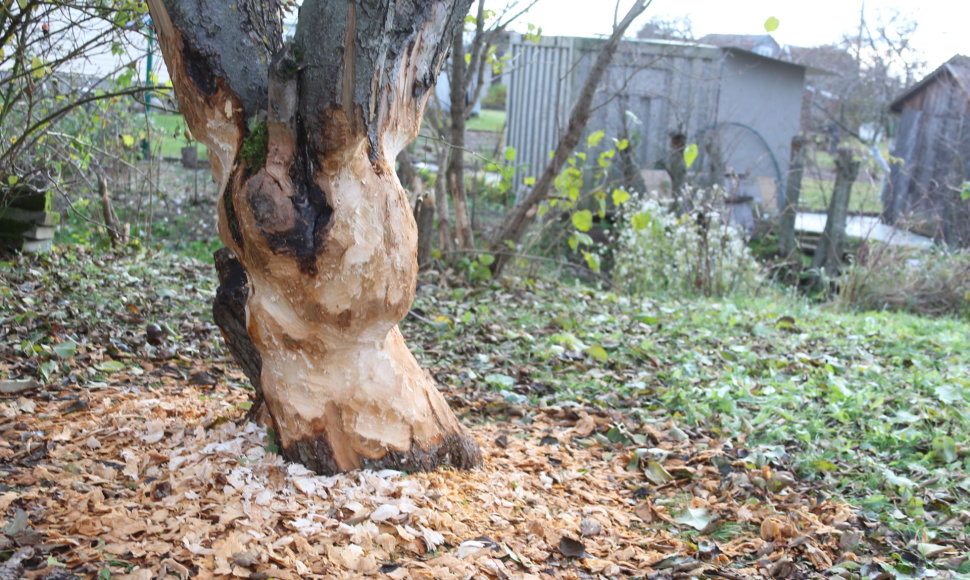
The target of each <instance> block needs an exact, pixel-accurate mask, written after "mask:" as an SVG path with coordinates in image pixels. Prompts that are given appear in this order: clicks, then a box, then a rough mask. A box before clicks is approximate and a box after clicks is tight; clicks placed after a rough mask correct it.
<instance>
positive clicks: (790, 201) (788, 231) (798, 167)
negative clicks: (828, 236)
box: [778, 135, 805, 258]
mask: <svg viewBox="0 0 970 580" xmlns="http://www.w3.org/2000/svg"><path fill="white" fill-rule="evenodd" d="M804 173H805V138H804V137H802V136H800V135H799V136H796V137H795V138H794V139H792V141H791V170H790V171H789V172H788V181H787V182H786V183H785V206H784V207H783V208H782V212H781V222H780V224H779V226H778V247H779V252H780V254H781V256H782V257H783V258H789V257H791V255H792V252H794V251H795V217H796V215H797V213H798V199H799V198H800V197H801V195H802V176H803V175H804Z"/></svg>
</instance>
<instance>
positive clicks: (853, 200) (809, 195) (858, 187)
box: [799, 177, 882, 213]
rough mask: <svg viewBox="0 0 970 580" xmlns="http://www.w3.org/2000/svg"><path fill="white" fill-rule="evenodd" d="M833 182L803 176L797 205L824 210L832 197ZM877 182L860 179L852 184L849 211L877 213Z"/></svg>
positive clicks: (878, 210) (879, 208)
mask: <svg viewBox="0 0 970 580" xmlns="http://www.w3.org/2000/svg"><path fill="white" fill-rule="evenodd" d="M833 186H834V183H833V182H832V181H829V180H823V179H813V178H809V177H805V179H804V180H803V181H802V195H801V198H800V202H799V206H801V207H803V208H806V209H808V210H810V211H818V212H824V211H826V210H827V209H828V205H829V200H830V199H831V198H832V188H833ZM880 195H881V194H880V191H879V184H878V183H873V182H871V181H869V180H863V179H860V180H858V181H856V182H855V184H853V186H852V195H851V196H850V197H849V211H850V212H865V213H879V212H881V211H882V201H880Z"/></svg>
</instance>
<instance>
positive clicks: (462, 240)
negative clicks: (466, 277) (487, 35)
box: [445, 2, 481, 250]
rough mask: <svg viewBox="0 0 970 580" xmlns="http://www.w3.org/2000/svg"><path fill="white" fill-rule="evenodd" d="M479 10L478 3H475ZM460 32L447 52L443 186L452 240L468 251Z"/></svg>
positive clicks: (466, 108) (463, 70)
mask: <svg viewBox="0 0 970 580" xmlns="http://www.w3.org/2000/svg"><path fill="white" fill-rule="evenodd" d="M479 7H480V8H481V2H479ZM462 32H463V31H462V29H459V30H458V32H457V33H456V34H455V37H454V39H453V47H452V51H451V55H452V58H451V76H450V77H449V80H451V84H450V87H449V88H450V92H451V94H450V95H449V96H450V101H451V107H450V111H449V113H450V117H451V130H450V135H449V137H450V141H451V142H450V143H449V145H450V147H449V151H448V167H447V170H446V171H445V176H446V179H447V182H446V185H447V187H448V191H449V193H450V195H451V205H452V206H453V207H454V208H455V238H456V241H457V242H458V249H459V250H470V249H472V248H474V247H475V238H474V234H473V233H472V223H471V217H470V215H469V213H468V197H467V195H466V194H465V118H466V116H467V114H468V113H469V112H470V111H469V109H470V107H471V106H473V105H470V104H469V103H468V102H467V100H468V90H467V83H466V80H465V78H466V77H467V76H468V74H467V70H466V69H467V67H466V66H465V44H464V42H463V38H462V37H463V34H462Z"/></svg>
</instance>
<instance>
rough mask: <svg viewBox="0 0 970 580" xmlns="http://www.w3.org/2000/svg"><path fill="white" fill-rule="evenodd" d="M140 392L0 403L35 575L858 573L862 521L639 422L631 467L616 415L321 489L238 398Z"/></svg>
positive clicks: (13, 511)
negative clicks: (422, 467)
mask: <svg viewBox="0 0 970 580" xmlns="http://www.w3.org/2000/svg"><path fill="white" fill-rule="evenodd" d="M136 391H137V389H136V390H132V389H131V388H116V387H106V388H104V389H101V390H99V391H96V392H90V393H88V394H86V395H84V396H83V397H82V399H81V400H82V402H83V404H81V405H78V404H77V401H73V402H68V403H65V402H64V401H57V398H56V397H51V398H49V399H50V400H48V401H43V400H41V401H37V400H31V399H29V398H26V397H20V398H18V399H8V400H6V401H2V402H0V428H2V430H4V435H5V436H4V438H3V442H2V443H0V464H3V465H5V466H6V467H5V468H4V469H5V471H3V472H0V473H4V474H5V475H4V477H3V480H2V484H3V487H2V489H3V490H4V491H3V492H2V493H0V514H2V515H3V516H4V518H5V521H3V522H0V526H4V529H5V530H7V536H8V537H7V538H4V541H5V542H6V543H7V546H5V548H6V549H8V550H15V549H17V548H18V547H21V546H31V545H32V546H33V548H32V549H33V550H35V553H36V554H37V555H36V556H35V557H34V559H33V560H32V561H33V562H35V564H36V565H34V566H32V567H31V566H27V570H26V571H25V572H24V575H25V576H26V577H30V578H54V577H58V578H65V577H71V576H64V575H63V574H64V573H66V572H65V571H70V574H74V575H76V576H78V577H97V576H98V574H102V577H107V576H105V575H104V574H105V572H104V571H105V570H108V571H109V572H110V577H111V578H137V579H150V578H159V577H165V578H168V577H173V578H174V577H178V578H211V577H233V576H234V577H240V578H282V579H289V578H294V579H295V578H347V577H359V576H364V575H375V576H382V577H389V578H441V579H450V578H470V577H487V578H523V579H531V578H612V577H630V576H633V577H636V576H645V577H658V578H660V577H680V576H684V575H690V576H704V575H706V576H708V577H725V578H750V577H805V576H810V575H815V574H818V573H820V572H822V571H824V570H826V569H829V568H831V567H832V566H833V565H834V564H837V563H839V562H843V561H847V560H849V561H854V560H856V559H857V558H858V557H857V556H856V555H855V554H854V553H853V552H852V550H853V548H854V546H855V545H856V544H857V543H858V540H859V535H860V534H859V532H857V531H856V529H857V528H858V526H859V522H858V518H857V516H856V514H855V512H854V510H853V509H852V508H850V507H849V506H845V505H843V504H837V503H833V502H829V501H816V500H813V499H811V498H810V497H809V494H808V493H803V492H800V491H798V489H799V485H800V484H799V483H798V482H796V481H793V480H791V481H790V480H789V479H786V478H785V477H779V474H778V473H772V472H771V470H770V469H768V468H762V469H754V468H753V467H752V466H751V465H750V464H748V463H746V462H745V461H744V460H743V459H742V458H739V456H738V454H737V450H736V449H732V448H730V447H727V448H726V447H725V446H724V445H723V444H721V443H719V442H718V441H715V440H712V439H707V438H705V437H704V436H703V435H702V434H696V433H692V434H691V437H684V432H683V431H680V430H679V429H677V428H675V427H673V426H672V425H653V426H645V425H640V426H636V425H633V426H630V429H633V430H639V432H640V433H641V434H642V435H645V436H646V441H647V442H648V445H647V447H648V449H644V450H643V451H641V454H642V455H643V457H641V458H640V459H639V463H637V462H634V468H633V469H630V467H631V459H634V457H633V455H632V454H633V453H634V452H635V451H633V450H631V449H630V448H628V447H623V446H620V445H617V444H613V443H609V442H607V441H606V439H605V438H604V437H602V433H605V432H606V431H607V430H609V429H610V428H611V427H612V426H613V425H614V424H615V421H616V418H615V417H612V418H611V417H607V416H605V415H603V416H596V415H590V414H588V413H583V412H580V413H577V412H575V411H572V410H570V411H564V410H562V409H558V408H550V409H545V410H532V411H531V412H530V413H531V417H532V419H531V422H526V421H516V422H498V423H490V424H480V425H476V426H473V427H472V428H471V432H472V434H473V435H474V436H475V437H476V439H477V440H478V441H479V442H480V443H481V445H482V450H483V453H484V456H485V465H484V467H483V468H481V469H478V470H474V471H470V472H459V471H454V470H440V471H437V472H434V473H419V474H411V475H404V474H401V473H399V472H394V471H384V472H355V473H349V474H344V475H338V476H333V477H321V476H316V475H314V474H312V473H311V472H309V471H308V470H307V469H305V468H304V467H303V466H301V465H298V464H292V463H287V462H286V461H284V460H283V459H282V458H281V457H280V456H279V455H277V454H275V453H271V452H269V451H267V448H268V447H270V445H269V444H268V442H267V437H266V433H265V430H264V429H262V428H261V427H258V426H256V425H254V424H252V423H247V424H236V422H235V421H236V420H238V418H239V417H241V415H242V411H240V410H239V409H238V408H237V404H238V403H239V402H241V401H242V398H241V396H240V395H238V394H237V395H233V394H232V393H231V392H230V393H227V394H225V395H223V396H221V397H212V396H210V395H211V391H209V390H206V389H204V388H196V387H191V386H179V387H178V388H175V389H170V390H169V391H167V393H172V394H164V395H163V394H161V393H162V392H163V391H162V390H161V389H155V390H150V391H148V390H141V392H136ZM234 399H235V400H234ZM68 404H70V405H72V407H71V409H72V412H69V413H67V414H65V412H64V411H65V406H67V405H68ZM74 409H77V410H74ZM647 457H652V458H653V459H652V460H650V461H647ZM714 458H722V459H721V460H720V461H717V462H715V461H714ZM637 465H639V466H640V467H639V468H638V467H637ZM643 466H646V468H644V467H643ZM651 475H652V476H651ZM658 477H660V478H661V479H660V480H658V479H657V478H658ZM765 482H781V484H777V485H775V484H770V485H769V484H766V483H765ZM18 526H19V527H18ZM11 530H12V532H16V533H12V532H11ZM847 539H848V540H850V541H847ZM52 572H58V573H60V574H61V576H51V574H52Z"/></svg>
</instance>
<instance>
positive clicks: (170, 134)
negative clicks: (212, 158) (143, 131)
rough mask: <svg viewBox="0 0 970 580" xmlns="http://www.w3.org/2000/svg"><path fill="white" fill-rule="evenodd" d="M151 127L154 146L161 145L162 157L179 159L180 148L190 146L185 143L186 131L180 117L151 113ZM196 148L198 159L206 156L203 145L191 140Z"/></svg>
mask: <svg viewBox="0 0 970 580" xmlns="http://www.w3.org/2000/svg"><path fill="white" fill-rule="evenodd" d="M151 118H152V125H153V126H154V128H155V133H154V134H153V137H154V140H155V145H157V144H159V143H160V144H161V153H162V157H181V156H182V147H185V146H186V145H188V144H190V142H188V141H186V139H185V136H184V133H185V131H186V130H187V127H186V124H185V120H184V119H182V115H178V114H174V113H152V117H151ZM191 143H194V144H196V145H197V147H198V151H199V158H200V159H201V158H203V157H205V156H206V154H207V153H206V148H205V146H204V145H201V144H198V142H196V141H195V140H192V141H191Z"/></svg>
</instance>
